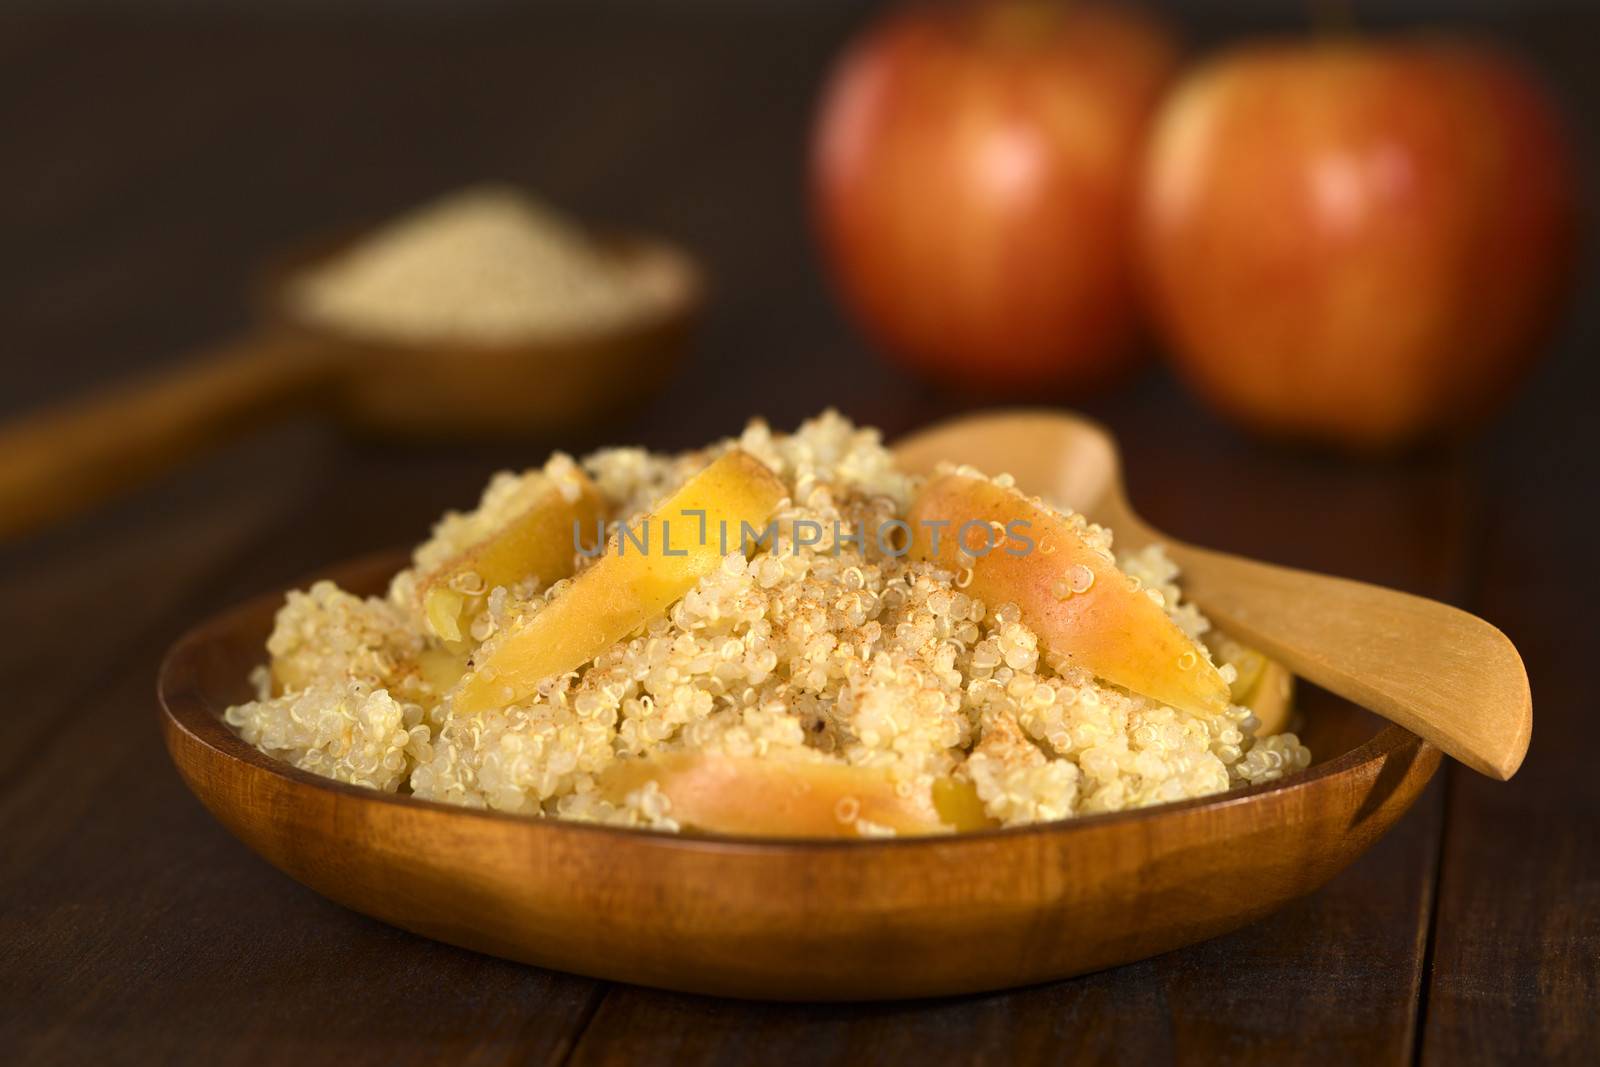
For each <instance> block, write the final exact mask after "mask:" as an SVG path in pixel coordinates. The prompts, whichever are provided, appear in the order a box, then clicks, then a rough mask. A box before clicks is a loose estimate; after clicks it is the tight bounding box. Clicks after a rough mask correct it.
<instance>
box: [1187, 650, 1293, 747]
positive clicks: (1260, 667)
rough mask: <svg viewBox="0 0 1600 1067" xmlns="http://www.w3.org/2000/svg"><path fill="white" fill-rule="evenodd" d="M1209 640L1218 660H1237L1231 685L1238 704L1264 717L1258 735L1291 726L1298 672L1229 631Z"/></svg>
mask: <svg viewBox="0 0 1600 1067" xmlns="http://www.w3.org/2000/svg"><path fill="white" fill-rule="evenodd" d="M1206 644H1207V645H1209V646H1210V647H1211V650H1212V651H1213V652H1215V653H1216V657H1217V659H1218V660H1220V661H1221V662H1223V663H1231V664H1233V669H1234V671H1235V674H1234V678H1233V684H1232V685H1230V686H1229V687H1228V688H1229V690H1230V691H1231V693H1232V699H1233V702H1234V703H1235V704H1243V705H1244V706H1245V707H1247V708H1249V709H1250V710H1251V711H1252V712H1254V713H1255V717H1256V718H1257V719H1260V720H1261V725H1260V726H1258V727H1257V728H1256V736H1257V737H1266V736H1267V735H1268V734H1279V733H1282V732H1283V731H1284V730H1286V729H1288V727H1289V715H1290V712H1291V711H1292V710H1293V708H1294V674H1293V673H1292V672H1290V670H1289V668H1287V667H1285V666H1284V665H1283V664H1281V663H1279V662H1278V661H1277V660H1275V659H1272V658H1270V657H1269V656H1267V655H1266V653H1264V652H1260V651H1257V650H1256V649H1253V648H1251V647H1250V646H1249V645H1246V644H1243V643H1241V642H1239V641H1235V640H1234V639H1233V638H1231V637H1229V636H1228V635H1227V634H1223V633H1216V632H1213V633H1211V634H1208V635H1206Z"/></svg>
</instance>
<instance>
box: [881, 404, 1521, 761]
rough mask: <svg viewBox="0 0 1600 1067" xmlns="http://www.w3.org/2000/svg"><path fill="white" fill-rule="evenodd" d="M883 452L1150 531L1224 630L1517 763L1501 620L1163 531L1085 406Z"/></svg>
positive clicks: (1517, 736)
mask: <svg viewBox="0 0 1600 1067" xmlns="http://www.w3.org/2000/svg"><path fill="white" fill-rule="evenodd" d="M894 453H895V457H896V458H897V459H898V460H899V461H900V463H901V464H902V465H903V466H905V467H906V468H907V469H909V470H912V471H915V472H919V473H922V472H927V471H930V470H932V469H933V467H934V466H935V465H936V464H937V463H939V462H940V461H946V460H957V461H959V462H962V463H970V464H971V465H973V466H975V467H977V468H979V469H980V470H982V471H984V472H985V473H986V474H999V473H1000V472H1002V471H1007V472H1010V473H1011V474H1012V475H1014V476H1015V477H1016V479H1017V484H1018V485H1019V486H1022V487H1024V488H1026V490H1027V491H1028V492H1031V493H1038V494H1040V495H1042V496H1044V497H1045V498H1046V499H1048V500H1051V501H1053V502H1054V503H1057V504H1062V505H1065V506H1067V507H1070V508H1073V509H1074V510H1076V511H1079V512H1082V513H1083V514H1084V515H1085V516H1087V517H1088V518H1089V519H1090V520H1092V521H1094V522H1098V523H1100V524H1102V525H1105V526H1108V527H1110V528H1111V529H1112V531H1113V532H1114V533H1115V534H1116V539H1117V545H1118V547H1120V548H1139V547H1141V546H1143V545H1146V544H1149V543H1151V542H1160V543H1161V544H1163V545H1165V546H1166V550H1167V553H1168V555H1169V556H1171V558H1172V559H1173V561H1174V562H1176V563H1177V564H1178V566H1179V567H1181V568H1182V570H1183V576H1182V583H1183V588H1184V592H1185V594H1186V595H1187V596H1188V597H1189V598H1191V599H1192V600H1194V602H1195V603H1196V604H1198V605H1199V606H1200V608H1201V609H1202V610H1203V611H1204V612H1205V613H1206V614H1207V615H1208V616H1209V617H1210V618H1211V619H1212V621H1213V622H1215V623H1216V624H1217V625H1218V626H1219V627H1220V628H1221V629H1223V630H1224V631H1226V632H1228V633H1229V634H1231V635H1233V636H1234V637H1236V638H1238V639H1239V640H1241V641H1244V642H1245V643H1247V644H1250V645H1253V646H1255V647H1256V648H1258V649H1260V650H1261V651H1262V652H1265V653H1266V654H1267V655H1269V656H1272V657H1273V658H1275V659H1277V660H1279V661H1281V662H1282V663H1283V664H1284V665H1285V666H1287V667H1288V668H1289V669H1290V670H1292V671H1293V672H1294V673H1296V674H1298V675H1300V676H1302V677H1304V678H1306V679H1309V680H1310V681H1312V682H1314V683H1316V684H1317V685H1320V686H1322V687H1323V688H1324V689H1329V690H1332V691H1333V692H1335V693H1337V694H1339V695H1340V696H1343V697H1346V698H1348V699H1350V700H1352V701H1354V702H1356V703H1357V704H1361V705H1363V706H1364V707H1367V708H1370V709H1371V710H1373V711H1375V712H1377V713H1378V714H1379V715H1382V716H1383V717H1384V718H1386V719H1389V720H1390V721H1391V722H1395V723H1398V724H1399V725H1401V726H1403V727H1405V728H1406V729H1408V730H1410V731H1412V732H1413V733H1416V734H1420V735H1421V736H1422V737H1425V738H1427V739H1428V740H1429V741H1431V742H1433V743H1434V744H1435V745H1438V746H1439V747H1440V748H1441V749H1443V750H1444V751H1445V752H1447V753H1448V754H1450V755H1451V756H1454V757H1455V758H1456V759H1458V760H1460V761H1461V762H1462V763H1465V764H1466V765H1467V766H1469V767H1471V768H1472V769H1473V770H1475V771H1479V772H1480V773H1482V774H1486V775H1488V776H1489V777H1491V778H1497V779H1499V780H1501V781H1505V780H1506V779H1508V778H1510V777H1511V776H1512V775H1513V774H1515V773H1516V770H1517V768H1518V767H1519V766H1521V765H1522V758H1523V756H1524V755H1526V754H1527V751H1528V739H1529V737H1530V736H1531V734H1532V732H1533V702H1532V697H1531V695H1530V693H1529V690H1528V673H1527V671H1526V669H1525V668H1524V667H1523V665H1522V657H1521V656H1519V655H1518V654H1517V650H1516V648H1515V647H1514V646H1513V645H1512V644H1511V641H1510V640H1509V639H1508V638H1507V637H1506V635H1505V634H1503V633H1501V632H1500V631H1499V630H1497V629H1495V628H1494V627H1493V626H1491V625H1489V624H1488V623H1486V622H1484V621H1483V620H1482V619H1480V618H1477V617H1476V616H1474V615H1469V614H1467V613H1466V612H1464V611H1460V610H1458V609H1456V608H1453V607H1450V606H1449V605H1447V604H1441V603H1438V602H1437V601H1433V600H1427V599H1424V598H1423V597H1418V596H1411V595H1410V594H1408V593H1399V592H1395V591H1394V590H1392V589H1383V588H1380V587H1379V586H1375V585H1368V584H1366V583H1364V582H1353V581H1349V580H1348V579H1344V578H1330V577H1327V576H1325V575H1320V574H1311V573H1308V572H1306V571H1299V570H1292V569H1290V568H1288V567H1277V566H1273V565H1272V564H1268V563H1257V562H1255V561H1254V560H1248V559H1241V558H1240V557H1238V556H1229V555H1225V554H1223V553H1221V552H1213V551H1211V550H1210V549H1205V548H1196V547H1195V546H1193V545H1187V544H1184V543H1183V542H1182V541H1178V540H1176V539H1175V538H1172V537H1169V536H1167V535H1166V534H1164V533H1162V532H1161V531H1159V530H1157V529H1155V528H1154V527H1152V526H1150V525H1148V524H1147V523H1145V522H1144V521H1143V520H1142V519H1140V518H1139V516H1138V515H1137V514H1135V513H1134V511H1133V509H1132V508H1131V507H1130V506H1129V505H1128V501H1127V498H1126V495H1125V494H1124V491H1123V487H1122V474H1121V464H1120V461H1119V459H1118V456H1117V448H1116V445H1115V443H1113V441H1112V438H1111V435H1110V434H1109V433H1107V432H1106V430H1105V429H1104V428H1102V427H1101V426H1099V425H1097V424H1095V423H1093V422H1091V421H1089V420H1088V419H1084V418H1080V417H1077V416H1073V415H1064V414H1058V413H1053V412H1046V411H1017V412H1005V413H1000V414H986V415H978V416H973V417H970V418H964V419H955V420H952V421H950V422H946V423H942V424H940V425H938V426H934V427H932V428H930V429H928V430H924V431H922V432H920V433H916V434H913V435H912V436H910V437H908V438H905V439H904V440H902V441H900V442H899V443H898V444H896V445H895V447H894Z"/></svg>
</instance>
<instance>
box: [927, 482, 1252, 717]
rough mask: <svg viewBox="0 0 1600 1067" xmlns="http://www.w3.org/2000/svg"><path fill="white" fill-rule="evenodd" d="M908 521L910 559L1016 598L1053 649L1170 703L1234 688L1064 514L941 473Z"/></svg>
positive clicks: (997, 598) (1205, 704) (976, 588)
mask: <svg viewBox="0 0 1600 1067" xmlns="http://www.w3.org/2000/svg"><path fill="white" fill-rule="evenodd" d="M907 519H908V520H909V522H910V524H911V531H912V539H911V547H910V552H911V555H912V557H913V558H916V559H926V560H934V561H937V562H938V563H940V564H941V565H943V566H946V567H949V568H950V569H952V570H955V571H957V572H958V573H960V574H961V575H962V577H961V578H960V579H959V580H961V581H963V582H965V583H967V586H966V591H967V592H968V593H970V594H972V595H973V596H978V597H981V598H983V600H984V601H986V602H988V603H989V604H1002V603H1006V602H1010V603H1013V604H1015V605H1017V607H1018V609H1020V610H1021V612H1022V621H1023V622H1025V623H1026V624H1027V625H1028V626H1029V627H1031V628H1032V629H1033V631H1034V632H1035V633H1036V634H1038V636H1039V640H1040V642H1041V643H1042V644H1043V645H1044V646H1045V647H1046V648H1047V649H1049V650H1051V651H1053V652H1056V653H1057V654H1059V655H1063V656H1066V657H1068V658H1069V659H1070V660H1071V661H1072V662H1073V663H1075V664H1078V665H1080V666H1082V667H1084V668H1086V669H1087V670H1089V671H1090V672H1092V673H1093V674H1094V675H1096V676H1097V677H1099V678H1103V679H1105V680H1106V681H1108V682H1112V683H1114V684H1116V685H1120V686H1123V687H1124V688H1126V689H1129V690H1131V691H1133V692H1135V693H1139V694H1142V695H1144V696H1146V697H1149V698H1151V699H1152V700H1158V701H1160V702H1162V703H1163V704H1169V705H1171V706H1173V707H1176V708H1182V709H1184V710H1185V711H1190V712H1194V713H1196V714H1201V715H1214V714H1218V713H1220V712H1222V711H1224V710H1226V709H1227V706H1228V702H1229V692H1228V685H1227V683H1226V682H1224V681H1223V680H1222V676H1221V675H1220V674H1219V673H1218V672H1217V669H1216V668H1215V667H1213V666H1212V665H1211V663H1210V661H1209V660H1208V659H1207V657H1206V655H1205V652H1204V650H1203V649H1201V648H1200V647H1199V646H1198V645H1196V644H1195V642H1194V641H1192V640H1191V639H1190V638H1189V636H1188V635H1187V634H1185V633H1184V632H1183V631H1182V630H1181V629H1179V628H1178V625H1177V624H1176V623H1174V622H1173V621H1172V620H1171V619H1170V618H1168V616H1167V613H1166V612H1165V611H1163V610H1162V609H1161V607H1160V606H1159V605H1157V604H1156V603H1155V602H1154V601H1153V600H1151V599H1150V598H1149V597H1148V596H1147V595H1145V593H1144V592H1142V591H1140V590H1139V589H1137V588H1135V587H1134V585H1133V584H1132V583H1131V582H1130V580H1129V579H1128V577H1127V576H1126V575H1124V574H1123V573H1122V572H1121V571H1120V570H1118V569H1117V567H1116V565H1115V564H1114V563H1112V562H1111V561H1110V560H1108V559H1107V558H1106V557H1105V556H1104V555H1103V554H1101V553H1100V552H1099V551H1097V550H1095V549H1094V548H1091V547H1090V546H1089V545H1088V544H1087V543H1085V541H1084V540H1083V537H1082V536H1081V535H1080V534H1079V532H1078V530H1077V529H1076V528H1075V526H1074V523H1073V522H1072V521H1071V520H1069V519H1068V518H1067V517H1066V516H1064V515H1062V514H1061V513H1060V512H1057V511H1055V510H1054V509H1052V508H1050V507H1048V506H1046V505H1044V504H1042V503H1040V502H1037V501H1035V500H1030V499H1029V498H1027V497H1025V496H1023V495H1022V494H1021V493H1019V492H1017V491H1016V490H1015V489H1010V488H1006V487H1004V486H1000V485H996V484H995V483H994V482H991V481H989V480H988V479H985V478H978V477H970V476H968V475H965V474H941V475H936V476H934V477H933V478H932V479H930V480H929V481H928V482H927V483H925V484H924V485H923V487H922V489H921V490H920V491H919V492H918V493H917V496H916V498H915V499H914V500H913V501H912V504H911V510H910V513H909V514H908V516H907ZM968 568H970V574H968V573H966V572H967V570H968Z"/></svg>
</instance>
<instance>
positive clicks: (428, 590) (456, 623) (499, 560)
mask: <svg viewBox="0 0 1600 1067" xmlns="http://www.w3.org/2000/svg"><path fill="white" fill-rule="evenodd" d="M575 474H576V483H575V488H576V490H577V491H576V494H574V493H573V489H574V485H573V484H567V485H563V484H561V483H560V482H558V481H556V480H555V479H554V478H550V477H547V476H546V475H543V474H534V475H531V476H530V477H532V478H534V479H538V480H540V481H542V483H543V484H539V485H536V487H535V489H534V492H533V494H532V501H531V503H529V505H528V506H527V508H526V509H525V510H523V511H522V513H521V514H519V515H517V516H516V517H515V518H514V519H512V520H511V521H510V522H508V523H507V524H506V525H505V526H503V527H501V528H500V529H498V530H496V531H495V532H494V533H493V534H491V535H490V536H488V537H486V538H484V539H483V540H481V541H479V542H478V543H477V544H475V545H473V546H472V547H470V548H468V549H465V550H464V551H462V552H461V553H460V554H458V555H457V556H455V557H454V558H453V559H451V560H449V561H448V562H447V563H445V564H444V565H443V566H441V567H439V568H437V569H436V570H434V571H433V572H432V573H430V574H429V575H428V576H427V577H425V578H423V579H422V581H421V582H420V583H419V584H418V587H417V595H418V597H419V598H420V599H421V601H422V610H423V617H424V618H425V619H426V620H427V624H428V628H429V629H430V630H432V631H433V632H434V633H435V634H436V635H438V636H439V637H440V638H442V639H444V640H445V641H465V640H466V639H467V636H468V634H469V633H470V632H471V626H472V620H473V618H474V617H475V616H476V615H477V614H478V612H479V611H480V610H481V609H482V606H483V595H484V594H486V593H488V591H489V590H491V589H493V588H494V587H495V586H498V585H511V584H512V583H513V582H518V581H521V580H522V579H524V578H527V577H528V576H529V575H537V576H538V577H539V580H540V581H542V582H543V583H544V584H545V585H550V584H552V583H554V582H557V581H559V580H561V579H562V578H566V577H569V576H570V575H571V574H572V570H573V559H574V557H575V556H576V555H577V547H576V539H577V538H578V537H580V536H582V537H587V538H591V539H592V538H593V537H594V536H595V531H596V530H597V529H598V528H599V524H600V523H602V522H603V521H604V520H605V499H604V498H603V497H602V496H601V495H600V490H599V489H597V488H595V485H594V483H593V482H591V481H590V480H589V479H588V478H587V477H585V476H584V474H583V473H582V472H581V471H579V472H575Z"/></svg>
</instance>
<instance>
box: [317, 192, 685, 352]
mask: <svg viewBox="0 0 1600 1067" xmlns="http://www.w3.org/2000/svg"><path fill="white" fill-rule="evenodd" d="M676 285H677V279H676V278H675V276H674V275H673V274H672V273H671V272H669V271H667V270H665V268H664V266H663V265H662V264H659V263H654V262H652V261H650V260H639V261H629V262H627V263H624V262H622V261H620V260H618V259H617V258H616V257H614V256H612V255H610V254H608V253H607V252H605V251H604V250H603V249H601V248H599V247H598V246H596V245H595V244H594V242H592V241H591V240H590V239H589V237H588V235H587V234H586V233H584V232H583V230H582V229H581V228H580V227H579V226H578V225H577V224H576V223H574V222H572V221H571V220H569V219H567V218H565V217H564V216H562V215H561V214H560V213H558V212H557V211H555V210H554V209H553V208H551V207H549V206H548V205H545V204H543V203H541V202H540V201H538V200H536V199H534V198H533V197H531V196H529V195H527V194H526V193H524V192H523V191H522V190H520V189H517V188H515V187H513V186H507V185H480V186H472V187H470V188H467V189H463V190H460V191H458V192H455V193H452V194H450V195H448V196H446V197H443V198H442V199H440V200H437V201H435V202H433V203H431V204H426V205H424V206H422V207H420V208H417V209H416V210H414V211H411V212H409V213H407V214H405V215H402V216H401V217H400V218H398V219H395V220H393V221H391V222H389V223H388V224H387V225H385V226H383V227H381V228H379V229H378V230H376V231H375V232H373V233H371V234H368V235H367V236H365V237H364V238H363V239H362V240H361V241H359V242H358V243H357V244H356V245H355V246H354V247H352V248H349V249H347V250H345V251H344V252H343V253H342V254H340V255H338V256H337V257H335V258H334V259H333V260H332V261H331V262H329V263H326V264H323V265H321V266H319V267H317V268H315V269H313V270H311V271H310V272H309V273H308V274H306V275H305V276H304V277H301V278H299V279H297V281H296V282H295V284H294V285H293V286H292V287H291V289H290V294H289V295H290V299H291V301H292V302H293V304H294V307H295V310H296V312H297V313H298V314H299V315H301V316H302V317H304V318H306V319H308V320H310V321H313V322H319V323H322V324H324V325H327V326H331V327H334V328H336V329H339V330H342V331H345V332H347V333H354V334H361V335H366V336H372V337H379V338H384V339H386V340H391V341H401V342H423V343H426V342H431V341H438V340H456V341H465V342H469V343H479V344H506V343H516V342H518V341H521V340H524V339H526V338H529V337H538V336H544V335H547V334H552V333H568V332H571V331H574V330H593V329H596V328H604V327H613V326H616V325H618V324H620V323H623V322H626V321H629V320H632V319H634V318H637V317H638V316H640V315H644V314H648V313H651V312H653V311H657V310H659V309H660V308H661V307H662V306H664V305H666V304H667V303H668V302H669V301H670V300H671V299H672V297H673V294H674V292H675V286H676Z"/></svg>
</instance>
